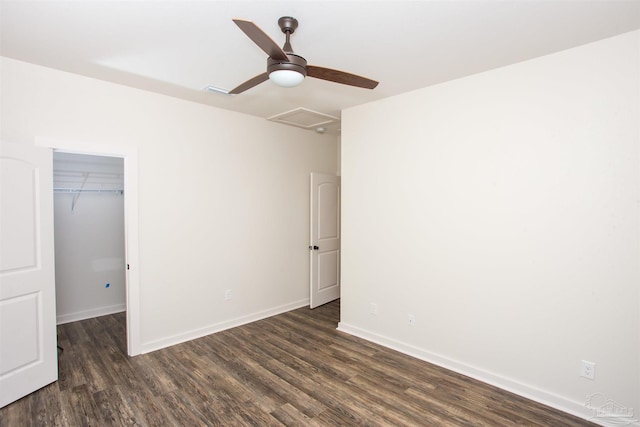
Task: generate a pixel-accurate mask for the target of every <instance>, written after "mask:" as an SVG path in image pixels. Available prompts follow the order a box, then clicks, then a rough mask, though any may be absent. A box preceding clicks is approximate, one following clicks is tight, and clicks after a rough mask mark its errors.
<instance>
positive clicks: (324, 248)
mask: <svg viewBox="0 0 640 427" xmlns="http://www.w3.org/2000/svg"><path fill="white" fill-rule="evenodd" d="M309 250H310V252H311V280H310V282H311V301H310V306H311V308H315V307H318V306H319V305H322V304H326V303H328V302H330V301H333V300H335V299H337V298H340V177H338V176H335V175H327V174H322V173H315V172H313V173H312V174H311V244H310V246H309Z"/></svg>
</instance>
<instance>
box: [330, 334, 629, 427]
mask: <svg viewBox="0 0 640 427" xmlns="http://www.w3.org/2000/svg"><path fill="white" fill-rule="evenodd" d="M338 330H339V331H341V332H345V333H347V334H350V335H354V336H356V337H359V338H362V339H365V340H367V341H371V342H374V343H376V344H380V345H382V346H384V347H388V348H390V349H392V350H396V351H399V352H400V353H404V354H406V355H409V356H412V357H415V358H417V359H420V360H424V361H425V362H429V363H432V364H434V365H438V366H440V367H443V368H446V369H449V370H451V371H454V372H457V373H459V374H462V375H466V376H468V377H471V378H474V379H476V380H479V381H482V382H484V383H487V384H491V385H493V386H496V387H499V388H501V389H503V390H507V391H509V392H511V393H515V394H517V395H520V396H522V397H526V398H527V399H531V400H534V401H536V402H539V403H542V404H543V405H547V406H550V407H552V408H555V409H558V410H560V411H563V412H566V413H569V414H571V415H575V416H576V417H580V418H583V419H585V420H589V421H591V422H593V423H596V424H600V425H602V426H611V425H612V424H611V423H608V422H607V420H606V419H598V418H597V417H594V414H593V411H592V409H590V408H588V407H586V406H585V404H584V402H576V401H573V400H569V399H567V398H564V397H562V396H558V395H556V394H553V393H549V392H548V391H545V390H541V389H538V388H536V387H533V386H530V385H527V384H524V383H521V382H518V381H514V380H512V379H509V378H506V377H503V376H500V375H497V374H494V373H491V372H488V371H485V370H482V369H478V368H475V367H473V366H470V365H467V364H465V363H461V362H459V361H456V360H453V359H450V358H448V357H445V356H442V355H439V354H435V353H432V352H429V351H426V350H424V349H421V348H418V347H415V346H412V345H410V344H406V343H403V342H401V341H397V340H395V339H392V338H389V337H385V336H382V335H378V334H376V333H373V332H370V331H367V330H364V329H360V328H358V327H356V326H352V325H349V324H346V323H344V322H340V323H338ZM628 425H631V426H638V425H640V424H638V423H637V422H636V423H633V424H628Z"/></svg>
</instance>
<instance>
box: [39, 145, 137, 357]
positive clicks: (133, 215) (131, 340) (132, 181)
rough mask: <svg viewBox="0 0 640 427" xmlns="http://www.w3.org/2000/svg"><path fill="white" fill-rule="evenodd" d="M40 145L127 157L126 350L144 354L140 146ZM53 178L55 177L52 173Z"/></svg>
mask: <svg viewBox="0 0 640 427" xmlns="http://www.w3.org/2000/svg"><path fill="white" fill-rule="evenodd" d="M35 145H36V146H37V147H44V148H50V149H52V150H55V151H59V152H63V153H73V154H88V155H93V156H105V157H120V158H122V159H124V240H125V259H126V263H127V265H128V266H129V268H127V269H126V270H125V271H126V274H125V293H126V310H127V312H126V317H127V354H128V355H129V356H136V355H138V354H141V339H140V276H139V265H140V263H139V240H138V224H139V222H138V149H137V148H136V147H133V146H122V145H117V144H108V145H107V144H98V143H93V142H87V141H74V140H65V139H61V140H59V139H51V138H41V137H36V138H35ZM51 179H52V180H53V177H51Z"/></svg>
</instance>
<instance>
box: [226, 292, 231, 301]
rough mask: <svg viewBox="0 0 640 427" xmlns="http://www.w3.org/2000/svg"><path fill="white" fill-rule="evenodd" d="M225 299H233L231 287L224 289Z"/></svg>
mask: <svg viewBox="0 0 640 427" xmlns="http://www.w3.org/2000/svg"><path fill="white" fill-rule="evenodd" d="M224 300H225V301H231V289H227V290H226V291H224Z"/></svg>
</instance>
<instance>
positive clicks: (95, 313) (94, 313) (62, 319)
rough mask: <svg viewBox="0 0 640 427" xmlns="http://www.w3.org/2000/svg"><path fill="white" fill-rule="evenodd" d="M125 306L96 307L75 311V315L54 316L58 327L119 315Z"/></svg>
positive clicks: (124, 309)
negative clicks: (109, 315) (79, 321)
mask: <svg viewBox="0 0 640 427" xmlns="http://www.w3.org/2000/svg"><path fill="white" fill-rule="evenodd" d="M126 309H127V306H126V304H116V305H110V306H107V307H98V308H94V309H91V310H84V311H77V312H75V313H67V314H60V313H58V314H57V316H56V322H57V324H58V325H62V324H64V323H71V322H77V321H78V320H85V319H92V318H94V317H99V316H106V315H107V314H114V313H121V312H123V311H126Z"/></svg>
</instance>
